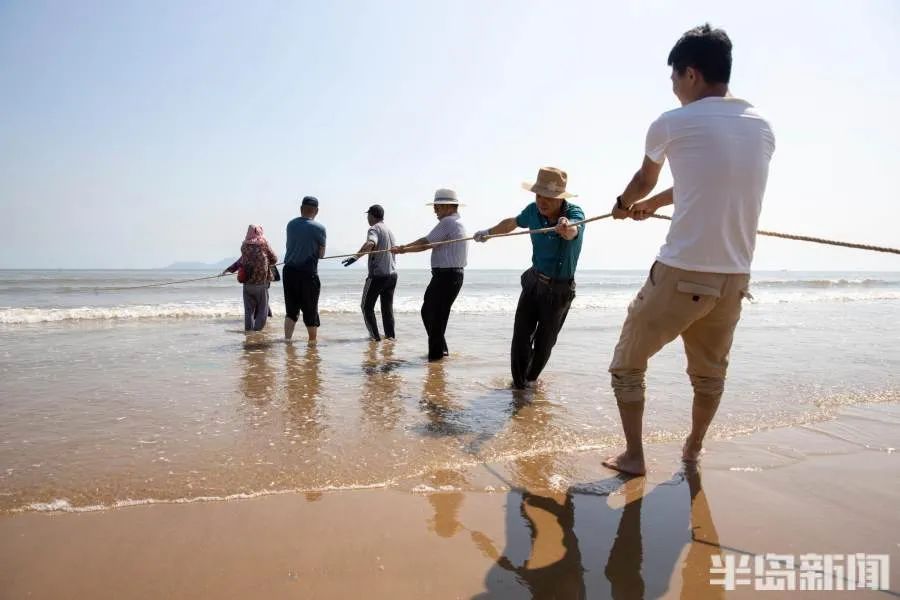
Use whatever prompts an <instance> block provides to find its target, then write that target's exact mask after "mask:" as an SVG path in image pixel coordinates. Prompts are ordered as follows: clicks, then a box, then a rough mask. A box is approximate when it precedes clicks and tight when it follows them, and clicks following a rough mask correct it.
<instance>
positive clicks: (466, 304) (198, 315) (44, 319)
mask: <svg viewBox="0 0 900 600" xmlns="http://www.w3.org/2000/svg"><path fill="white" fill-rule="evenodd" d="M751 289H752V290H753V291H754V296H755V300H754V302H755V303H758V304H778V303H790V304H804V303H820V302H865V301H897V300H900V290H898V291H885V290H879V291H875V290H872V291H869V292H863V291H848V290H834V291H831V292H827V291H817V292H809V291H806V292H804V291H802V290H781V291H777V292H770V291H766V290H762V291H760V290H758V289H756V288H751ZM632 297H633V292H630V291H629V292H618V293H605V294H602V293H601V294H598V293H596V292H594V293H581V294H579V295H578V296H577V297H576V298H575V301H574V303H573V304H572V310H573V311H576V312H577V311H582V310H604V309H622V308H624V307H626V306H627V305H628V303H629V302H630V301H631V299H632ZM518 300H519V295H518V293H516V294H496V295H471V296H463V297H461V298H459V299H458V300H457V301H456V303H455V304H454V305H453V311H454V312H456V313H470V314H512V313H514V312H515V310H516V305H517V303H518ZM421 307H422V299H421V297H420V296H415V297H412V296H400V297H397V298H395V299H394V311H395V312H396V313H400V314H408V313H418V312H419V310H420V309H421ZM272 310H273V312H274V313H276V314H278V315H283V314H284V304H283V303H282V302H280V301H278V300H275V301H273V302H272ZM319 312H321V313H323V314H357V313H359V312H360V306H359V300H358V299H357V298H356V297H353V298H350V297H346V296H344V297H338V298H332V299H327V300H323V301H322V302H321V303H320V305H319ZM242 316H243V307H242V305H241V304H240V303H239V302H238V301H237V300H229V301H219V302H208V303H202V302H170V303H161V304H128V305H115V306H80V307H72V308H13V307H0V324H2V325H25V324H38V323H55V322H67V321H113V320H125V321H131V320H139V319H148V320H149V319H217V318H236V317H242Z"/></svg>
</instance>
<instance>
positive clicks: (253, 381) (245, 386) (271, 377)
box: [240, 332, 275, 405]
mask: <svg viewBox="0 0 900 600" xmlns="http://www.w3.org/2000/svg"><path fill="white" fill-rule="evenodd" d="M271 347H272V344H271V342H270V340H269V338H268V336H266V334H265V333H262V332H251V333H248V334H247V338H246V339H245V340H244V352H243V354H242V355H241V361H242V363H243V364H242V369H241V386H240V389H241V393H242V394H243V395H244V397H245V398H247V400H249V401H251V402H253V403H254V404H257V405H262V404H265V403H267V402H269V401H271V400H272V396H273V395H274V391H275V390H274V382H275V370H274V369H273V368H272V365H271V364H270V363H269V352H270V351H271Z"/></svg>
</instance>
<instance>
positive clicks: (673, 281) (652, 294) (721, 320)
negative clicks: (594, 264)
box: [609, 262, 750, 403]
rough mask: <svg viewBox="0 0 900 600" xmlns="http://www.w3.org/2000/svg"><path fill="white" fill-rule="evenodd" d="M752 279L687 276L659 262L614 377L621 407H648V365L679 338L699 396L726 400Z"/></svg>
mask: <svg viewBox="0 0 900 600" xmlns="http://www.w3.org/2000/svg"><path fill="white" fill-rule="evenodd" d="M749 285H750V275H747V274H726V273H701V272H698V271H685V270H683V269H677V268H675V267H670V266H668V265H664V264H663V263H661V262H656V263H654V264H653V266H652V267H651V268H650V274H649V276H648V277H647V281H646V282H645V283H644V286H643V287H642V288H641V290H640V291H639V292H638V294H637V296H636V297H635V298H634V300H632V302H631V304H630V305H629V306H628V316H627V317H626V319H625V323H624V325H622V333H621V335H620V336H619V343H618V344H616V350H615V353H614V354H613V359H612V363H611V364H610V366H609V372H610V373H612V386H613V390H614V392H615V395H616V399H617V400H618V401H619V403H634V402H643V400H644V389H645V385H644V372H645V371H646V370H647V361H648V360H649V359H650V357H651V356H653V355H654V354H656V353H657V352H659V351H660V350H661V349H662V347H663V346H665V345H666V344H668V343H669V342H671V341H672V340H674V339H675V338H676V337H678V336H679V335H680V336H681V339H682V340H683V341H684V351H685V354H686V355H687V373H688V375H690V377H691V383H692V384H693V385H694V391H695V394H697V393H701V394H706V395H708V396H709V395H711V396H716V397H715V400H716V401H718V397H719V396H721V394H722V390H723V389H724V382H725V373H726V371H727V370H728V354H729V352H730V351H731V343H732V340H733V339H734V328H735V326H736V325H737V323H738V321H739V320H740V317H741V302H742V300H743V298H745V297H750V293H749V291H748V288H749Z"/></svg>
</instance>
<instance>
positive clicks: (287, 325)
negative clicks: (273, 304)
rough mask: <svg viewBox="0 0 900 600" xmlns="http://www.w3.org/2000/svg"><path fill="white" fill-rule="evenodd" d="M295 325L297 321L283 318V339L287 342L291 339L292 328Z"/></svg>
mask: <svg viewBox="0 0 900 600" xmlns="http://www.w3.org/2000/svg"><path fill="white" fill-rule="evenodd" d="M296 325H297V321H295V320H293V319H292V318H290V317H285V318H284V339H286V340H287V341H291V337H292V336H293V335H294V327H295V326H296Z"/></svg>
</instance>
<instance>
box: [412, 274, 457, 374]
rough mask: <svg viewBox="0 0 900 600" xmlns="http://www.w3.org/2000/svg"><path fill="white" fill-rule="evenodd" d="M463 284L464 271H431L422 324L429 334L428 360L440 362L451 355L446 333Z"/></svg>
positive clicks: (423, 305)
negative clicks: (451, 311)
mask: <svg viewBox="0 0 900 600" xmlns="http://www.w3.org/2000/svg"><path fill="white" fill-rule="evenodd" d="M462 284H463V270H462V269H432V270H431V282H429V284H428V288H426V289H425V301H424V302H423V303H422V323H424V324H425V331H426V332H428V360H440V359H441V358H443V357H445V356H447V355H448V354H449V350H448V349H447V340H445V339H444V333H445V332H446V331H447V321H448V320H449V319H450V308H451V307H452V306H453V302H454V301H455V300H456V297H457V296H458V295H459V290H460V289H462Z"/></svg>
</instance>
